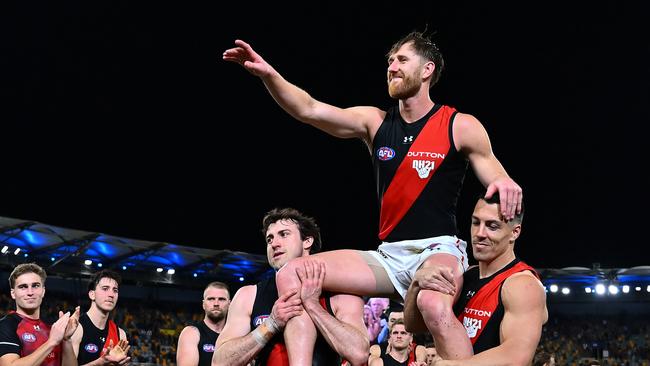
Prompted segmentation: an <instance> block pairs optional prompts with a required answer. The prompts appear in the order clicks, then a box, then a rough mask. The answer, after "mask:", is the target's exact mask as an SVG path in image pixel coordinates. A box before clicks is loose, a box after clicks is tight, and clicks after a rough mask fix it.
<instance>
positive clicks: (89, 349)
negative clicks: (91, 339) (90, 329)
mask: <svg viewBox="0 0 650 366" xmlns="http://www.w3.org/2000/svg"><path fill="white" fill-rule="evenodd" d="M84 349H85V350H86V352H88V353H97V351H99V347H97V345H96V344H94V343H88V344H87V345H86V346H85V347H84Z"/></svg>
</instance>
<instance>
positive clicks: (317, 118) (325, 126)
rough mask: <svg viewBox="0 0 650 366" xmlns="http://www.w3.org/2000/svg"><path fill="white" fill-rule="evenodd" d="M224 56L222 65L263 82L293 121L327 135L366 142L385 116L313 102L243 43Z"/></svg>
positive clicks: (376, 111)
mask: <svg viewBox="0 0 650 366" xmlns="http://www.w3.org/2000/svg"><path fill="white" fill-rule="evenodd" d="M235 46H236V47H234V48H231V49H228V50H226V51H225V52H224V53H223V59H224V60H225V61H230V62H235V63H238V64H240V65H241V66H243V67H244V68H245V69H246V70H247V71H248V72H250V73H251V74H253V75H255V76H258V77H259V78H260V79H262V82H264V85H265V86H266V89H267V90H268V91H269V93H270V94H271V96H273V99H275V101H276V102H277V103H278V104H279V105H280V107H282V109H284V110H285V111H286V112H287V113H289V114H290V115H291V116H293V117H294V118H295V119H297V120H299V121H301V122H304V123H308V124H310V125H313V126H314V127H316V128H318V129H320V130H323V131H325V132H327V133H329V134H330V135H333V136H337V137H342V138H352V137H358V138H362V139H364V140H365V141H367V142H371V141H372V137H373V136H374V134H375V132H376V131H377V129H378V128H379V125H380V124H381V121H382V120H383V118H384V115H385V112H384V111H382V110H380V109H378V108H375V107H352V108H346V109H342V108H339V107H335V106H332V105H330V104H327V103H323V102H320V101H318V100H316V99H314V98H313V97H312V96H311V95H309V93H307V92H306V91H304V90H303V89H301V88H299V87H297V86H296V85H294V84H292V83H290V82H288V81H287V80H285V79H284V78H283V77H282V75H280V73H278V72H277V71H276V70H275V69H274V68H273V67H272V66H271V65H270V64H269V63H267V62H266V61H265V60H264V59H263V58H262V56H260V55H259V54H258V53H257V52H255V51H254V50H253V48H252V47H251V46H250V45H249V44H248V43H246V42H244V41H242V40H236V41H235Z"/></svg>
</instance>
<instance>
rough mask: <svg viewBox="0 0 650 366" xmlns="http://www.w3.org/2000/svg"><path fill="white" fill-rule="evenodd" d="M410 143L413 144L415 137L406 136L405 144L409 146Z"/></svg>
mask: <svg viewBox="0 0 650 366" xmlns="http://www.w3.org/2000/svg"><path fill="white" fill-rule="evenodd" d="M409 142H413V136H404V143H405V144H408V143H409Z"/></svg>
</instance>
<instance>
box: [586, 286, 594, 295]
mask: <svg viewBox="0 0 650 366" xmlns="http://www.w3.org/2000/svg"><path fill="white" fill-rule="evenodd" d="M592 292H593V291H592V290H591V287H585V293H588V294H590V293H592Z"/></svg>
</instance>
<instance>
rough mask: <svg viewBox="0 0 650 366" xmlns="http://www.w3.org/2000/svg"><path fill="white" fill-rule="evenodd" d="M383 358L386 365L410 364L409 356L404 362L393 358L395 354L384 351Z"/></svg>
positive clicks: (399, 365)
mask: <svg viewBox="0 0 650 366" xmlns="http://www.w3.org/2000/svg"><path fill="white" fill-rule="evenodd" d="M381 359H382V360H383V361H384V366H407V365H408V364H409V359H408V358H407V359H406V361H404V362H398V361H397V360H396V359H394V358H393V356H391V355H389V354H388V353H383V352H382V354H381Z"/></svg>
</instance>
